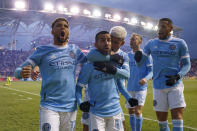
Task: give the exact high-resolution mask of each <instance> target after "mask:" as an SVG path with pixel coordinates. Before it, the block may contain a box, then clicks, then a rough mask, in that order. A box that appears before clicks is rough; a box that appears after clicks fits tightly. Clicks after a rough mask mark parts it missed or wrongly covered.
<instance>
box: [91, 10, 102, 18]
mask: <svg viewBox="0 0 197 131" xmlns="http://www.w3.org/2000/svg"><path fill="white" fill-rule="evenodd" d="M93 16H95V17H100V16H101V12H100V11H99V10H95V11H94V12H93Z"/></svg>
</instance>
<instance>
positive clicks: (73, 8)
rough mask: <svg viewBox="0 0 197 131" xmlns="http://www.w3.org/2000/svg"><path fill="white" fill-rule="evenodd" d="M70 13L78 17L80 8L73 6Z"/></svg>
mask: <svg viewBox="0 0 197 131" xmlns="http://www.w3.org/2000/svg"><path fill="white" fill-rule="evenodd" d="M70 12H71V13H72V14H73V15H77V14H79V8H78V7H76V6H73V7H72V8H71V9H70Z"/></svg>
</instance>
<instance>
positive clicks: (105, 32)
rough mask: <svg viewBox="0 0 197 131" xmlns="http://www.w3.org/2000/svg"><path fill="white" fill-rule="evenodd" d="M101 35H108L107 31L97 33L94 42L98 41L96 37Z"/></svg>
mask: <svg viewBox="0 0 197 131" xmlns="http://www.w3.org/2000/svg"><path fill="white" fill-rule="evenodd" d="M101 34H109V32H108V31H100V32H98V33H97V34H96V36H95V41H97V40H98V37H99V35H101Z"/></svg>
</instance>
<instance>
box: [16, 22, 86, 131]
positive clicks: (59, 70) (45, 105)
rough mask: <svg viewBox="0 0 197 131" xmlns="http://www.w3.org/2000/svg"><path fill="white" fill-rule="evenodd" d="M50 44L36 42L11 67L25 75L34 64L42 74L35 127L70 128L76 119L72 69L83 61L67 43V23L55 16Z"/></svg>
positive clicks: (41, 130)
mask: <svg viewBox="0 0 197 131" xmlns="http://www.w3.org/2000/svg"><path fill="white" fill-rule="evenodd" d="M51 34H52V35H53V40H54V42H53V44H52V45H49V46H40V47H37V48H36V51H35V52H34V53H33V54H32V55H31V56H30V57H29V58H28V59H27V60H26V61H25V62H24V63H23V64H22V65H21V66H20V67H18V68H17V69H16V71H15V76H16V77H17V78H29V77H30V76H31V72H32V69H33V68H34V67H35V66H38V67H39V69H40V73H41V76H42V86H41V92H40V95H41V100H40V128H39V131H46V130H47V131H49V130H51V131H73V130H75V121H76V110H77V105H76V97H75V69H76V66H77V64H79V63H80V64H83V63H84V62H86V57H85V55H84V54H83V53H82V52H81V50H80V49H79V48H78V47H77V46H76V45H71V44H68V40H69V23H68V21H67V20H66V19H65V18H57V19H56V20H55V21H54V22H53V23H52V31H51Z"/></svg>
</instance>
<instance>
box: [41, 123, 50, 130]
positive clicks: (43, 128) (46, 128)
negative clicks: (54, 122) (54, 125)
mask: <svg viewBox="0 0 197 131" xmlns="http://www.w3.org/2000/svg"><path fill="white" fill-rule="evenodd" d="M42 130H43V131H50V130H51V125H50V124H49V123H44V124H43V126H42Z"/></svg>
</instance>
